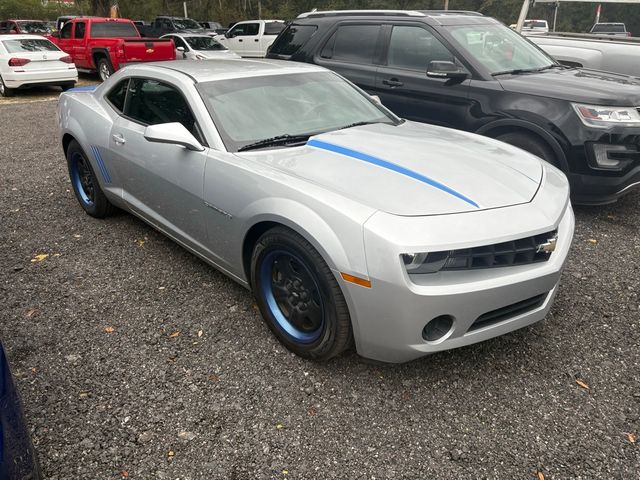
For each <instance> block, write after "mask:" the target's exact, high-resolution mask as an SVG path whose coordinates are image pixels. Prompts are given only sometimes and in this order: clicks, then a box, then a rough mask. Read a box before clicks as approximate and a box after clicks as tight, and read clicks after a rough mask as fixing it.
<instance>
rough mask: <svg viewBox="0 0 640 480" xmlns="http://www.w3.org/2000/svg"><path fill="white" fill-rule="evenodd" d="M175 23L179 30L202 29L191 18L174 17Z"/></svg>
mask: <svg viewBox="0 0 640 480" xmlns="http://www.w3.org/2000/svg"><path fill="white" fill-rule="evenodd" d="M173 25H174V26H175V27H176V28H177V29H179V30H200V29H201V28H202V27H201V26H200V24H199V23H198V22H196V21H195V20H191V19H190V18H174V19H173Z"/></svg>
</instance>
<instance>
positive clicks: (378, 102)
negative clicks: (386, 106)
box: [369, 95, 382, 105]
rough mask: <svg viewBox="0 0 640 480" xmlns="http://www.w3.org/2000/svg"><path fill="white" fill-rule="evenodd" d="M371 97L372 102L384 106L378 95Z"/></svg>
mask: <svg viewBox="0 0 640 480" xmlns="http://www.w3.org/2000/svg"><path fill="white" fill-rule="evenodd" d="M369 96H370V97H371V100H373V101H374V102H376V103H377V104H378V105H382V100H380V97H379V96H378V95H369Z"/></svg>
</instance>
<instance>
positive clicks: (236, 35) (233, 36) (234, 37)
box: [227, 23, 248, 57]
mask: <svg viewBox="0 0 640 480" xmlns="http://www.w3.org/2000/svg"><path fill="white" fill-rule="evenodd" d="M247 25H248V24H246V23H241V24H238V25H236V26H235V27H233V28H232V29H231V30H230V31H229V36H228V37H227V40H228V42H229V49H231V50H233V51H234V52H236V53H237V54H238V55H240V56H242V57H244V56H246V55H247V46H246V42H245V40H246V34H245V31H246V28H247Z"/></svg>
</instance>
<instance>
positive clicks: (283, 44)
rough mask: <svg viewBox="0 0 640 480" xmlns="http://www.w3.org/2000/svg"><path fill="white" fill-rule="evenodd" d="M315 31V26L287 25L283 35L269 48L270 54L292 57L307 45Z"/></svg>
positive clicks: (316, 28)
mask: <svg viewBox="0 0 640 480" xmlns="http://www.w3.org/2000/svg"><path fill="white" fill-rule="evenodd" d="M316 30H318V27H316V26H315V25H289V27H287V29H286V30H285V31H284V32H283V34H282V35H280V36H279V37H278V38H277V39H276V41H275V43H274V44H273V46H272V47H271V53H276V54H278V55H293V54H294V53H296V52H297V51H298V50H300V48H301V47H302V46H303V45H304V44H305V43H307V40H309V39H310V38H311V37H312V36H313V34H314V33H316Z"/></svg>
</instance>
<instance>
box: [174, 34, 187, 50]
mask: <svg viewBox="0 0 640 480" xmlns="http://www.w3.org/2000/svg"><path fill="white" fill-rule="evenodd" d="M171 38H173V41H174V43H175V44H176V47H182V48H184V51H185V52H188V51H189V47H187V44H186V43H185V42H184V40H182V39H181V38H180V37H171Z"/></svg>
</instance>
